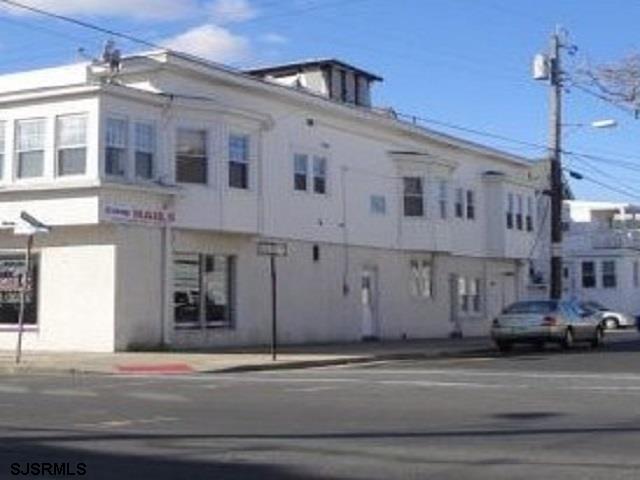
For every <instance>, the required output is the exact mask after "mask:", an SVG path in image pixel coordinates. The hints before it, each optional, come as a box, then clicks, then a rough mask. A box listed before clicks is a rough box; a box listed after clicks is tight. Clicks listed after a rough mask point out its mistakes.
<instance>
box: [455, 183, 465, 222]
mask: <svg viewBox="0 0 640 480" xmlns="http://www.w3.org/2000/svg"><path fill="white" fill-rule="evenodd" d="M455 214H456V218H464V189H463V188H456V202H455Z"/></svg>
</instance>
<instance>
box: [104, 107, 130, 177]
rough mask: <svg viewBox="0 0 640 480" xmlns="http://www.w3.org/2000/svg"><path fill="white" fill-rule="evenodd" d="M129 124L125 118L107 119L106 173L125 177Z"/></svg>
mask: <svg viewBox="0 0 640 480" xmlns="http://www.w3.org/2000/svg"><path fill="white" fill-rule="evenodd" d="M127 129H128V122H127V121H126V120H125V119H123V118H109V119H107V138H106V150H105V166H104V168H105V173H106V174H107V175H114V176H124V174H125V171H126V170H125V169H126V166H127V140H128V135H127Z"/></svg>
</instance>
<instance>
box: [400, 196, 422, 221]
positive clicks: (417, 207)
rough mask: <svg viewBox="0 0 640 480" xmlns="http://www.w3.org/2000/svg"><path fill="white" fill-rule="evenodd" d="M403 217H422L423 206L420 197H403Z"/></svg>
mask: <svg viewBox="0 0 640 480" xmlns="http://www.w3.org/2000/svg"><path fill="white" fill-rule="evenodd" d="M404 215H405V217H422V216H423V215H424V206H423V204H422V197H408V196H405V197H404Z"/></svg>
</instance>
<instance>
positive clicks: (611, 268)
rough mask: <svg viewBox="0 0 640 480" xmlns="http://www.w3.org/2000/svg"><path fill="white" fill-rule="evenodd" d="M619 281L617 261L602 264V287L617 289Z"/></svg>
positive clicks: (605, 261)
mask: <svg viewBox="0 0 640 480" xmlns="http://www.w3.org/2000/svg"><path fill="white" fill-rule="evenodd" d="M617 284H618V280H617V277H616V262H615V260H604V261H603V262H602V286H603V288H616V286H617Z"/></svg>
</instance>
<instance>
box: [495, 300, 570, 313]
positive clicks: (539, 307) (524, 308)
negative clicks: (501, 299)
mask: <svg viewBox="0 0 640 480" xmlns="http://www.w3.org/2000/svg"><path fill="white" fill-rule="evenodd" d="M557 307H558V304H557V302H545V301H539V302H517V303H514V304H511V305H509V306H508V307H507V308H505V309H504V310H503V312H502V313H506V314H514V313H551V312H553V311H554V310H556V309H557Z"/></svg>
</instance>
